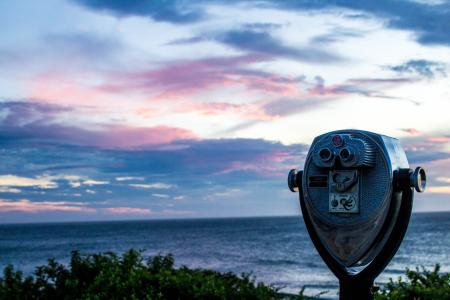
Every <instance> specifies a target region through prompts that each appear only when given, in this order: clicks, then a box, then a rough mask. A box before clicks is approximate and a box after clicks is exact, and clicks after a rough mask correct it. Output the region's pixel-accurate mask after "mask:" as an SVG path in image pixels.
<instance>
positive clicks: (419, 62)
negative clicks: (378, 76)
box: [389, 59, 447, 78]
mask: <svg viewBox="0 0 450 300" xmlns="http://www.w3.org/2000/svg"><path fill="white" fill-rule="evenodd" d="M389 69H390V70H392V71H394V72H397V73H399V74H408V75H418V76H422V77H426V78H434V77H436V76H447V67H446V65H445V64H444V63H439V62H435V61H430V60H425V59H413V60H409V61H407V62H405V63H403V64H400V65H395V66H390V67H389Z"/></svg>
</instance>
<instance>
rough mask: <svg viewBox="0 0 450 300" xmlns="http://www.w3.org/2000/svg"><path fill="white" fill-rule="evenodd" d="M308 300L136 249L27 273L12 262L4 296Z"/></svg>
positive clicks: (0, 285)
mask: <svg viewBox="0 0 450 300" xmlns="http://www.w3.org/2000/svg"><path fill="white" fill-rule="evenodd" d="M281 298H289V299H303V296H302V292H301V293H300V295H299V296H292V295H282V294H280V293H278V289H277V288H275V287H274V286H270V285H269V286H267V285H264V284H262V283H256V282H255V280H254V279H253V278H252V277H251V276H250V275H248V274H242V276H241V277H238V276H236V275H234V274H232V273H219V272H215V271H210V270H200V269H189V268H187V267H181V268H177V269H176V268H174V259H173V257H172V256H171V255H167V256H155V257H152V258H149V259H148V260H145V259H144V258H143V257H142V255H141V253H140V252H138V251H135V250H130V251H128V252H126V253H125V254H123V255H122V256H117V255H116V254H114V253H105V254H94V255H80V254H79V253H78V252H73V253H72V257H71V260H70V264H69V266H67V267H66V266H64V265H62V264H59V263H57V262H56V261H55V260H53V259H50V260H49V261H48V264H47V265H45V266H41V267H38V268H36V271H35V272H34V273H33V275H30V276H26V277H24V276H23V274H22V272H21V271H15V270H14V268H13V267H12V266H8V267H6V268H5V270H4V273H3V278H0V299H1V300H3V299H5V300H6V299H8V300H12V299H92V300H94V299H98V300H100V299H171V300H172V299H281Z"/></svg>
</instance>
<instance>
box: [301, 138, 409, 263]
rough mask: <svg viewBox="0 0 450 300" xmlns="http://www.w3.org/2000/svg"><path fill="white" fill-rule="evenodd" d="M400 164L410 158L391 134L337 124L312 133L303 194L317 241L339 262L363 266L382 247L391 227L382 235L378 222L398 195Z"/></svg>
mask: <svg viewBox="0 0 450 300" xmlns="http://www.w3.org/2000/svg"><path fill="white" fill-rule="evenodd" d="M324 149H325V150H324ZM402 168H409V164H408V161H407V158H406V154H405V152H404V150H403V149H402V147H401V146H400V143H399V141H398V140H397V139H395V138H391V137H387V136H384V135H380V134H376V133H372V132H367V131H359V130H339V131H333V132H330V133H326V134H323V135H320V136H318V137H316V138H315V139H314V141H313V143H312V145H311V148H310V151H309V152H308V156H307V158H306V162H305V167H304V172H303V178H302V191H303V196H304V199H305V204H306V207H307V211H308V214H309V216H310V218H311V221H312V223H313V226H314V228H315V230H316V231H317V233H318V236H319V238H320V240H321V242H322V243H323V245H324V246H325V248H326V249H327V251H328V252H329V253H330V254H331V255H332V256H333V257H334V258H335V259H336V260H337V261H338V262H340V263H341V264H342V265H343V266H345V267H348V268H358V267H362V266H364V265H366V264H368V263H369V262H370V261H371V260H372V259H373V258H374V257H375V256H376V254H377V253H378V252H379V251H380V249H381V248H382V247H383V245H384V243H385V240H383V236H388V234H387V233H389V230H391V229H392V228H387V231H386V228H384V229H383V230H385V232H383V236H381V235H380V231H381V228H382V226H383V224H385V221H386V218H387V213H388V210H389V208H390V207H391V201H393V200H392V199H399V198H400V197H401V194H398V192H395V190H394V187H393V176H394V171H396V170H399V169H402ZM393 217H395V216H393ZM387 223H388V224H389V222H387Z"/></svg>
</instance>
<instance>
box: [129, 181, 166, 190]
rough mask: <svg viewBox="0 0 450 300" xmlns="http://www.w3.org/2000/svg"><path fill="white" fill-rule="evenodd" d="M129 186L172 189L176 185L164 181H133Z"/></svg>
mask: <svg viewBox="0 0 450 300" xmlns="http://www.w3.org/2000/svg"><path fill="white" fill-rule="evenodd" d="M129 186H131V187H136V188H142V189H165V190H167V189H172V188H174V187H175V186H174V185H173V184H167V183H162V182H157V183H150V184H145V183H131V184H129Z"/></svg>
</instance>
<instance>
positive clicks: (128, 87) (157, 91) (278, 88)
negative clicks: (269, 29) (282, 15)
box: [99, 54, 298, 100]
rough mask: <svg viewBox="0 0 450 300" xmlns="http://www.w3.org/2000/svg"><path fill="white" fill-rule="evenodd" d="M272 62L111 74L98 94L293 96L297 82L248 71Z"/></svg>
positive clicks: (198, 63) (213, 61)
mask: <svg viewBox="0 0 450 300" xmlns="http://www.w3.org/2000/svg"><path fill="white" fill-rule="evenodd" d="M271 59H272V58H271V57H269V56H266V55H261V54H250V55H242V56H236V57H218V58H209V59H202V60H193V61H181V62H175V63H172V64H169V65H167V66H164V67H162V68H159V69H152V70H149V71H136V72H129V73H125V74H111V78H110V79H109V80H108V83H107V84H102V85H100V86H99V90H100V91H103V92H108V93H115V94H116V93H124V92H126V93H130V92H132V91H133V92H136V91H137V92H140V93H143V94H146V95H152V96H151V97H150V98H152V99H161V100H167V99H185V98H186V97H187V96H192V95H194V94H196V93H199V92H204V91H206V90H211V89H214V88H218V87H219V88H223V87H227V86H245V87H246V88H247V89H248V90H255V91H260V92H264V93H272V94H277V95H278V96H293V95H296V94H298V80H297V79H295V78H288V77H283V76H278V75H275V74H270V73H266V72H262V71H256V70H249V69H247V67H248V66H249V65H251V64H254V63H257V62H262V61H268V60H271Z"/></svg>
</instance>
